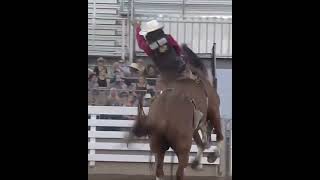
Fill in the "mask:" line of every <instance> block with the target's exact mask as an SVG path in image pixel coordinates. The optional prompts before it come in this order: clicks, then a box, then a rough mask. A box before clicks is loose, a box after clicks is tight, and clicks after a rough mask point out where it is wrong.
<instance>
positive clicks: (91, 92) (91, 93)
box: [88, 74, 98, 105]
mask: <svg viewBox="0 0 320 180" xmlns="http://www.w3.org/2000/svg"><path fill="white" fill-rule="evenodd" d="M97 88H98V82H97V76H96V75H95V74H90V75H89V78H88V105H94V102H95V97H96V96H97V95H98V90H97Z"/></svg>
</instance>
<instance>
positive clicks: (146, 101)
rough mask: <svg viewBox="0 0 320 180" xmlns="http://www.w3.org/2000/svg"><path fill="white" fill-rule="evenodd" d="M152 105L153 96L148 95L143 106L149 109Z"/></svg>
mask: <svg viewBox="0 0 320 180" xmlns="http://www.w3.org/2000/svg"><path fill="white" fill-rule="evenodd" d="M150 105H151V94H149V93H147V94H146V95H145V96H144V99H143V106H144V107H149V106H150Z"/></svg>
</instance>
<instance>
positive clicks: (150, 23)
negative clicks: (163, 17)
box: [139, 20, 164, 36]
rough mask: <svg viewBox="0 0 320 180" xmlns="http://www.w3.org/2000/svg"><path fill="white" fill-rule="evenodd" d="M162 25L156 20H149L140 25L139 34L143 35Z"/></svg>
mask: <svg viewBox="0 0 320 180" xmlns="http://www.w3.org/2000/svg"><path fill="white" fill-rule="evenodd" d="M163 27H164V25H163V24H162V23H159V22H158V21H157V20H151V21H148V22H146V23H145V24H144V25H141V31H140V32H139V34H140V35H142V36H145V35H146V34H148V33H149V32H152V31H155V30H158V29H162V28H163Z"/></svg>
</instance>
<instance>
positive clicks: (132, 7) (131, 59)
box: [129, 0, 135, 63]
mask: <svg viewBox="0 0 320 180" xmlns="http://www.w3.org/2000/svg"><path fill="white" fill-rule="evenodd" d="M129 22H130V23H129V24H130V35H129V36H130V42H129V43H130V49H129V62H130V63H132V62H133V56H134V51H135V48H134V47H135V46H134V44H135V38H134V36H135V34H134V32H135V29H134V24H133V23H134V0H130V19H129Z"/></svg>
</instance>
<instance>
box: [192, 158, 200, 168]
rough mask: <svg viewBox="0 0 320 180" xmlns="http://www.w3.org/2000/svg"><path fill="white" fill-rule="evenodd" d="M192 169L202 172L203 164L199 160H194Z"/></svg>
mask: <svg viewBox="0 0 320 180" xmlns="http://www.w3.org/2000/svg"><path fill="white" fill-rule="evenodd" d="M191 168H192V169H194V170H201V169H202V164H200V162H199V161H198V160H193V161H192V163H191Z"/></svg>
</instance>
